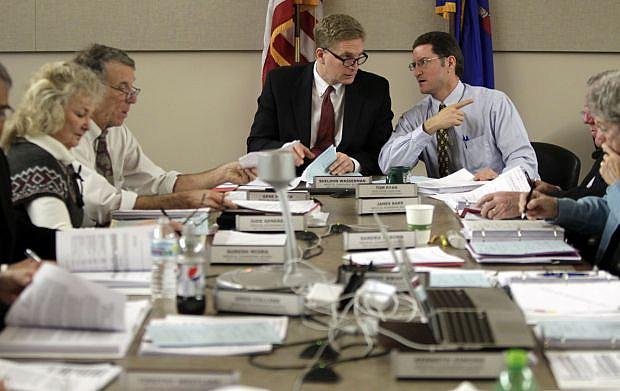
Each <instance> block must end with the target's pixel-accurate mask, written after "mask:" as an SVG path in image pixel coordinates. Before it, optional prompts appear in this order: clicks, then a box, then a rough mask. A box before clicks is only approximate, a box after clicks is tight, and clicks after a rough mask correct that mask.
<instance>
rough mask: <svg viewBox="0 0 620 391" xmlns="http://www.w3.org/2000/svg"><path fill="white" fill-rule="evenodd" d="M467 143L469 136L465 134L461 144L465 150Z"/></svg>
mask: <svg viewBox="0 0 620 391" xmlns="http://www.w3.org/2000/svg"><path fill="white" fill-rule="evenodd" d="M468 141H469V136H467V135H466V134H464V135H463V144H465V149H467V142H468Z"/></svg>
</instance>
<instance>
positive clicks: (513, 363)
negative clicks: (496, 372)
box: [506, 349, 527, 369]
mask: <svg viewBox="0 0 620 391" xmlns="http://www.w3.org/2000/svg"><path fill="white" fill-rule="evenodd" d="M506 366H507V367H508V368H509V369H519V368H524V367H526V366H527V352H526V351H525V350H522V349H510V350H509V351H508V353H507V354H506Z"/></svg>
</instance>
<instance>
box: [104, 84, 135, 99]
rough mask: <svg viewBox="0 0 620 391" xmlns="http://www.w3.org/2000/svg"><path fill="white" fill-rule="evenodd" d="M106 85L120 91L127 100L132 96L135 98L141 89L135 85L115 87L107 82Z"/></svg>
mask: <svg viewBox="0 0 620 391" xmlns="http://www.w3.org/2000/svg"><path fill="white" fill-rule="evenodd" d="M108 87H110V88H111V89H113V90H116V91H120V92H122V93H123V94H125V101H127V102H129V101H130V100H132V99H133V98H137V97H138V95H140V92H141V91H142V90H141V89H139V88H137V87H131V88H128V87H117V86H111V85H109V84H108Z"/></svg>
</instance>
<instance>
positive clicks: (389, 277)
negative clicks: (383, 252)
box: [338, 268, 429, 292]
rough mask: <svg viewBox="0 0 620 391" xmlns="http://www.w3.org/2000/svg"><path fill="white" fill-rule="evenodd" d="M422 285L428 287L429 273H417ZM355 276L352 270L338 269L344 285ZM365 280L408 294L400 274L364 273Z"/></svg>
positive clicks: (388, 272) (385, 272)
mask: <svg viewBox="0 0 620 391" xmlns="http://www.w3.org/2000/svg"><path fill="white" fill-rule="evenodd" d="M417 275H418V277H419V279H420V284H422V285H423V286H428V280H429V274H428V273H424V272H423V273H417ZM351 276H353V271H352V270H344V269H343V268H340V269H338V282H339V283H340V284H343V285H345V286H346V285H347V284H348V283H349V280H350V279H351ZM364 278H365V279H366V280H377V281H379V282H383V283H386V284H390V285H392V286H394V287H396V290H397V291H398V292H407V291H408V290H409V287H408V286H407V283H406V282H405V280H404V279H403V276H402V275H401V274H400V273H399V272H391V271H366V272H365V273H364Z"/></svg>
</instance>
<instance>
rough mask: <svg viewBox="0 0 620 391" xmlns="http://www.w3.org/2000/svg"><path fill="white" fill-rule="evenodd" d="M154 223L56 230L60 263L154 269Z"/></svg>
mask: <svg viewBox="0 0 620 391" xmlns="http://www.w3.org/2000/svg"><path fill="white" fill-rule="evenodd" d="M151 232H153V226H141V227H132V228H129V227H126V228H109V229H104V228H98V229H74V230H68V231H58V232H56V259H57V260H58V265H59V266H61V267H63V268H65V269H67V270H70V271H85V272H90V271H107V272H112V271H139V270H142V271H146V270H150V269H151Z"/></svg>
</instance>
